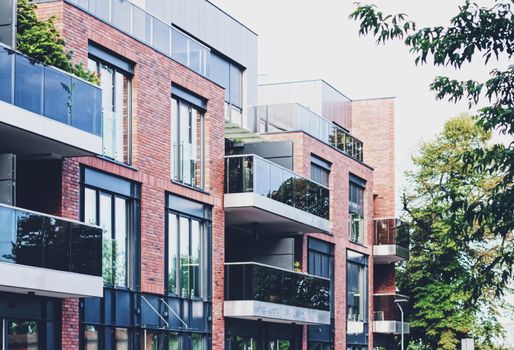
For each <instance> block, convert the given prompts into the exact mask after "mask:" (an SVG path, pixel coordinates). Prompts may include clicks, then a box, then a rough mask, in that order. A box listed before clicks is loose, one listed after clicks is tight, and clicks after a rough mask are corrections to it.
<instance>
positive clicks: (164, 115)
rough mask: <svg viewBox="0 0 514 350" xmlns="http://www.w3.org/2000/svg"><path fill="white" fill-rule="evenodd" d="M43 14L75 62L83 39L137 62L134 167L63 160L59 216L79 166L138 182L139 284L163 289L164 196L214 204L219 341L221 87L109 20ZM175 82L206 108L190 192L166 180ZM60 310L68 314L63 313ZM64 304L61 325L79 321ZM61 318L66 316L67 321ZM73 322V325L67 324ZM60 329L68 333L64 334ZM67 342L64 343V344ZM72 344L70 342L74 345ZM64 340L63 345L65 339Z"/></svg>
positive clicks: (69, 208) (83, 49) (63, 10)
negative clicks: (197, 175)
mask: <svg viewBox="0 0 514 350" xmlns="http://www.w3.org/2000/svg"><path fill="white" fill-rule="evenodd" d="M39 14H40V15H41V17H48V16H51V15H57V16H58V20H57V22H58V23H59V25H58V28H59V29H60V30H61V31H62V33H63V36H64V38H65V40H66V43H67V48H68V49H72V50H73V51H74V56H73V59H74V61H75V62H77V63H78V62H83V63H86V62H87V52H88V42H95V43H97V44H99V45H101V46H103V47H106V48H108V49H109V50H111V51H113V52H115V53H118V54H119V55H121V56H123V57H125V58H127V59H129V60H131V61H132V62H134V63H135V75H134V79H133V85H132V87H133V124H132V132H133V134H132V141H133V148H132V163H133V164H132V165H133V168H128V167H124V166H120V165H117V164H114V163H112V162H108V161H104V160H102V159H99V158H93V157H83V158H78V159H73V160H66V161H65V162H64V165H63V177H64V180H63V204H62V207H63V209H62V215H63V216H66V217H73V218H77V217H78V214H79V187H78V186H79V182H78V181H79V164H84V165H88V166H91V167H94V168H97V169H100V170H103V171H107V172H109V173H112V174H115V175H119V176H122V177H124V178H127V179H129V180H133V181H137V182H139V183H140V184H141V256H142V266H141V282H142V285H141V289H142V291H143V292H151V293H158V294H163V293H164V249H165V247H164V233H165V232H164V225H165V217H164V205H165V203H164V198H165V193H166V192H170V193H175V194H178V195H182V196H185V197H187V198H191V199H193V200H197V201H200V202H203V203H207V204H210V205H213V252H212V256H213V266H212V271H213V296H212V302H213V322H212V338H213V349H222V348H223V344H224V319H223V289H224V285H223V278H222V276H223V262H224V244H223V237H224V235H223V231H224V227H223V226H224V212H223V177H224V160H223V155H224V152H223V150H224V116H223V113H224V111H223V102H224V91H223V89H222V88H220V87H219V86H217V85H215V84H213V83H212V82H210V81H209V80H207V79H205V78H204V77H202V76H200V75H198V74H196V73H195V72H193V71H191V70H189V69H188V68H186V67H184V66H182V65H180V64H178V63H176V62H174V61H172V60H171V59H169V58H168V57H166V56H164V55H162V54H160V53H158V52H156V51H154V50H153V49H151V48H150V47H148V46H146V45H144V44H142V43H140V42H138V41H136V40H134V39H132V38H130V37H129V36H126V35H124V34H122V33H121V32H119V31H117V30H116V29H114V28H112V27H110V26H109V25H107V24H105V23H103V22H101V21H99V20H97V19H95V18H94V17H92V16H89V15H88V14H86V13H85V12H83V11H81V10H79V9H77V8H75V7H74V6H72V5H69V4H67V3H63V2H62V1H58V2H52V3H44V4H40V5H39ZM172 84H178V85H180V86H182V87H184V88H186V89H188V90H190V91H193V92H194V93H196V94H198V95H200V96H202V97H204V98H205V99H207V100H208V103H207V113H206V114H205V128H206V130H205V134H206V140H205V144H206V147H205V148H206V149H205V155H206V169H207V171H206V177H205V180H206V182H205V183H206V188H205V192H199V191H195V190H192V189H189V188H186V187H183V186H181V185H178V184H174V183H172V182H171V181H170V178H171V177H170V173H171V162H172V161H173V159H172V155H171V130H170V125H171V118H172V116H171V89H172ZM64 311H66V312H64ZM75 311H76V310H74V309H72V308H70V309H69V310H68V309H66V310H63V323H64V322H68V321H67V320H68V319H69V322H70V324H73V327H75V326H78V319H75V318H73V317H72V316H73V315H74V314H75V313H76V315H77V316H78V309H77V312H75ZM65 319H66V320H65ZM70 327H71V326H70ZM68 332H69V327H68V325H67V326H66V328H65V327H64V325H63V348H66V349H70V350H73V349H76V348H77V347H76V345H74V344H75V343H73V341H74V340H78V335H77V334H76V333H73V332H69V333H68ZM65 333H66V334H65ZM65 342H69V344H70V345H69V346H68V345H67V346H64V343H65ZM72 343H73V344H72ZM67 344H68V343H67Z"/></svg>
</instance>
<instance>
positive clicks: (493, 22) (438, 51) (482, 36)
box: [350, 0, 514, 300]
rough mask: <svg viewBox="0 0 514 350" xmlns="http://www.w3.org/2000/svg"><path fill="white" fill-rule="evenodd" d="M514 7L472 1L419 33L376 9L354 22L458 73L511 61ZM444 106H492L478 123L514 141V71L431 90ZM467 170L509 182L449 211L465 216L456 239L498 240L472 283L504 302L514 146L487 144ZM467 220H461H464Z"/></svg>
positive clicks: (446, 82)
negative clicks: (470, 65) (480, 63)
mask: <svg viewBox="0 0 514 350" xmlns="http://www.w3.org/2000/svg"><path fill="white" fill-rule="evenodd" d="M513 6H514V1H513V0H494V5H492V6H491V7H479V6H478V5H477V4H475V3H471V2H470V1H469V0H465V1H463V4H462V6H460V7H459V11H458V13H457V15H456V16H455V17H453V18H452V19H451V21H450V25H449V26H448V27H441V26H438V27H426V28H421V29H417V28H416V24H415V22H413V21H410V20H407V15H405V14H396V15H385V14H384V13H382V12H380V11H379V10H378V9H377V8H376V6H374V5H361V4H358V5H357V8H356V9H355V11H354V12H353V13H352V14H351V15H350V18H352V19H355V20H357V21H359V22H360V31H359V33H360V34H361V35H366V34H371V35H373V36H374V37H375V38H376V41H377V43H385V42H386V41H388V40H392V39H400V40H403V42H404V43H405V45H406V46H407V47H409V48H410V51H411V52H412V53H413V54H414V55H415V56H416V57H415V63H416V64H427V63H428V61H429V59H431V60H432V61H433V64H434V65H435V66H450V67H453V68H455V69H457V70H458V69H460V68H461V67H462V65H463V64H465V63H466V62H472V61H473V60H477V59H480V55H481V56H482V57H483V58H484V59H485V63H486V64H487V62H489V61H490V60H491V59H492V60H496V61H500V60H501V59H503V58H507V59H509V60H510V59H511V58H512V55H513V54H514V14H513V8H512V7H513ZM430 88H431V90H433V91H434V92H435V93H436V98H437V99H448V100H449V101H459V100H462V99H467V101H468V104H469V107H470V108H474V107H477V106H478V104H479V103H482V104H484V103H485V104H488V105H487V106H486V107H483V108H481V109H479V110H478V114H477V115H476V120H477V123H478V124H479V125H480V126H481V127H482V128H483V129H484V130H485V131H488V132H489V131H493V130H496V131H499V132H501V133H503V134H507V135H509V136H512V137H513V139H514V65H509V66H508V67H507V69H506V70H498V69H494V70H492V71H491V73H490V77H489V79H488V80H487V81H485V82H478V81H475V80H473V79H469V80H466V81H458V80H455V79H451V78H448V77H436V78H435V80H434V82H433V83H432V84H431V85H430ZM462 159H463V160H464V163H463V166H464V167H465V168H468V167H471V168H472V170H473V171H474V172H482V173H498V172H499V173H502V174H503V177H502V179H501V181H499V182H498V183H496V184H495V186H494V188H492V189H491V191H489V192H488V195H487V196H486V197H483V198H474V199H472V200H469V198H466V197H460V196H458V197H452V196H453V195H455V193H447V194H446V198H447V199H448V200H449V201H450V202H451V203H452V204H451V206H450V208H449V210H450V211H451V212H453V213H456V214H455V215H460V213H463V214H464V216H465V219H466V220H465V221H464V222H455V224H452V231H451V234H452V235H453V236H454V238H456V237H459V238H460V239H462V240H463V241H464V242H466V243H467V244H468V245H473V244H476V243H480V242H482V241H484V239H486V234H490V235H491V236H492V237H493V238H494V239H497V240H499V241H500V242H501V244H500V249H499V250H498V251H497V252H495V253H496V255H495V256H488V257H487V259H485V258H484V259H478V260H476V261H475V265H474V266H473V273H472V275H471V277H470V279H469V281H467V283H466V288H467V289H471V290H472V294H471V296H472V299H473V300H477V299H478V298H479V297H480V295H481V294H482V293H483V292H484V289H487V288H489V287H490V286H494V288H495V292H496V294H498V295H501V294H502V293H503V290H504V287H505V286H506V285H507V284H508V283H509V281H510V280H511V279H512V267H513V264H514V244H512V239H511V238H512V235H513V232H514V189H513V182H514V141H513V142H511V143H510V144H509V145H507V146H504V145H499V144H498V145H495V146H494V147H491V148H484V147H482V145H480V146H478V147H474V148H473V149H472V150H469V151H468V152H465V153H464V154H462ZM457 213H459V214H457Z"/></svg>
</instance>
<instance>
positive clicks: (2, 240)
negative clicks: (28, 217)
mask: <svg viewBox="0 0 514 350" xmlns="http://www.w3.org/2000/svg"><path fill="white" fill-rule="evenodd" d="M16 231H17V230H16V216H15V211H14V210H12V209H10V208H4V207H0V261H4V262H15V261H14V260H15V254H13V244H14V243H15V242H16Z"/></svg>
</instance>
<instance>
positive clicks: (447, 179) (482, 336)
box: [398, 115, 501, 350]
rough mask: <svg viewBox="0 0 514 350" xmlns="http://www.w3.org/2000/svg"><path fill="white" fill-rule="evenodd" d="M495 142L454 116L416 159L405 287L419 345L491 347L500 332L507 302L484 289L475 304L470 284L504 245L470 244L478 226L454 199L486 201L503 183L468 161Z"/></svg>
mask: <svg viewBox="0 0 514 350" xmlns="http://www.w3.org/2000/svg"><path fill="white" fill-rule="evenodd" d="M490 137H491V133H490V132H488V131H486V130H484V129H483V128H482V127H481V126H479V125H478V124H476V123H475V122H474V120H473V119H472V118H471V117H469V116H466V115H461V116H459V117H457V118H454V119H451V120H449V121H448V122H447V123H446V125H445V127H444V130H443V132H442V133H441V134H440V135H438V137H437V138H436V139H435V140H434V141H433V142H429V143H425V144H423V145H422V146H421V149H420V154H419V155H418V156H417V157H414V158H413V161H414V165H415V169H414V170H413V171H412V172H409V173H407V177H408V179H409V181H410V191H409V192H408V193H407V194H405V195H404V201H403V202H404V203H403V204H404V211H405V213H406V215H405V220H406V221H407V222H408V223H409V225H410V227H411V229H412V230H411V256H410V259H409V260H408V261H407V262H406V263H405V264H404V265H403V267H402V268H401V269H400V270H399V274H398V285H399V287H400V290H401V293H402V294H407V295H409V296H411V305H410V306H409V308H408V313H409V315H410V317H409V321H410V322H411V335H412V338H413V339H415V340H417V342H416V343H415V344H414V345H413V348H423V346H425V347H426V346H428V347H429V348H430V349H448V350H453V349H457V348H458V347H459V344H460V340H461V339H462V338H468V337H474V338H476V339H478V340H479V341H480V345H481V346H485V345H487V344H490V343H491V341H492V339H493V337H494V336H496V335H498V334H499V333H500V331H501V327H500V325H499V322H498V319H497V316H498V308H499V307H500V306H501V302H499V301H498V300H496V299H495V298H494V294H493V293H490V292H485V293H483V294H482V295H481V296H480V297H479V298H478V299H477V302H476V303H468V301H469V300H470V298H471V296H472V290H470V289H468V288H467V287H466V285H467V283H468V281H469V280H470V279H471V277H472V275H473V269H472V267H473V266H474V265H475V264H476V262H477V260H484V261H490V259H491V256H494V255H495V254H497V253H498V250H499V244H498V243H497V242H496V241H494V240H492V239H489V240H486V241H484V242H475V243H474V244H467V242H466V241H465V240H463V239H462V236H464V235H470V234H472V231H473V230H474V227H472V226H469V225H467V224H466V213H465V212H464V211H462V210H453V209H452V207H453V206H454V203H453V202H452V200H449V198H450V197H451V198H459V200H460V201H464V202H474V201H476V200H483V199H484V198H487V196H489V195H490V192H491V190H492V189H493V188H494V187H495V185H496V184H497V183H498V181H501V174H499V173H484V172H480V173H478V172H476V171H475V170H474V167H473V166H466V164H465V162H464V159H463V155H465V154H467V152H469V151H470V150H472V149H474V148H477V147H480V148H483V149H487V142H488V141H489V140H490ZM449 194H451V195H449ZM455 226H461V227H463V232H462V235H455V234H454V231H453V230H454V227H455Z"/></svg>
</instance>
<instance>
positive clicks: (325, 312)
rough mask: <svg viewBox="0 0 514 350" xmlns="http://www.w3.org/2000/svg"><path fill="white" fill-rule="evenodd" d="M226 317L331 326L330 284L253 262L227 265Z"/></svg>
mask: <svg viewBox="0 0 514 350" xmlns="http://www.w3.org/2000/svg"><path fill="white" fill-rule="evenodd" d="M225 283H226V284H225V311H224V312H225V313H224V315H225V317H233V318H242V319H249V320H263V321H268V322H278V323H293V324H302V325H328V324H330V281H329V280H328V279H325V278H322V277H316V276H311V275H308V274H305V273H300V272H294V271H289V270H285V269H280V268H276V267H273V266H268V265H263V264H259V263H254V262H243V263H226V264H225Z"/></svg>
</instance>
